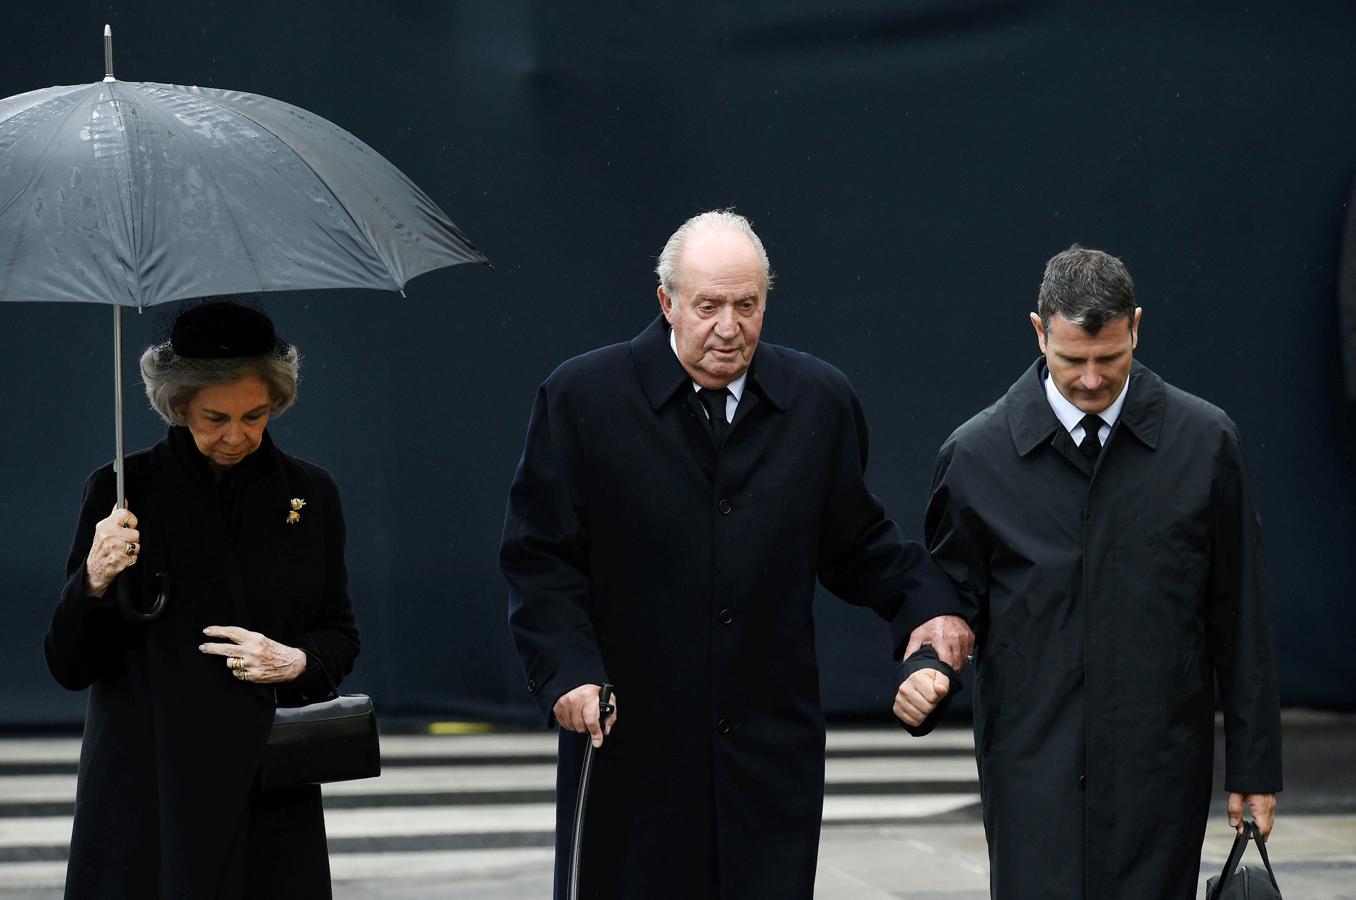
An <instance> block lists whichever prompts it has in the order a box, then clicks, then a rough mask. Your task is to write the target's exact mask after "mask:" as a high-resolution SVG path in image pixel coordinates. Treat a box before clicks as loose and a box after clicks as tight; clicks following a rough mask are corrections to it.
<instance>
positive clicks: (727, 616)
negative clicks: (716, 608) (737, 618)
mask: <svg viewBox="0 0 1356 900" xmlns="http://www.w3.org/2000/svg"><path fill="white" fill-rule="evenodd" d="M733 621H734V610H732V609H722V610H721V611H720V624H722V625H729V624H730V623H731V622H733Z"/></svg>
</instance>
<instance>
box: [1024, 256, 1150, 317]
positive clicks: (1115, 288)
mask: <svg viewBox="0 0 1356 900" xmlns="http://www.w3.org/2000/svg"><path fill="white" fill-rule="evenodd" d="M1037 311H1038V312H1039V313H1040V317H1041V325H1042V327H1044V328H1045V329H1046V330H1049V328H1050V320H1051V319H1052V318H1053V317H1054V316H1055V315H1056V314H1058V315H1059V316H1060V318H1062V319H1064V321H1066V322H1068V323H1069V324H1071V325H1077V326H1078V327H1079V328H1082V329H1083V330H1084V331H1086V332H1087V333H1088V334H1096V333H1097V332H1099V331H1101V330H1102V326H1103V325H1105V324H1106V323H1107V322H1111V321H1114V320H1115V319H1118V318H1120V317H1121V316H1129V317H1130V319H1131V321H1133V320H1134V316H1135V282H1134V281H1133V280H1132V279H1131V278H1130V272H1129V271H1127V270H1126V268H1125V263H1123V262H1121V261H1120V260H1119V259H1117V258H1116V257H1114V256H1112V255H1111V254H1109V253H1103V252H1102V251H1101V250H1088V249H1085V248H1083V247H1080V246H1079V245H1077V244H1074V245H1073V246H1072V247H1070V248H1069V249H1068V250H1065V251H1064V252H1063V253H1057V254H1055V256H1053V257H1052V258H1051V259H1050V261H1049V262H1048V263H1046V264H1045V276H1044V277H1043V278H1042V279H1041V290H1040V300H1039V304H1038V307H1037Z"/></svg>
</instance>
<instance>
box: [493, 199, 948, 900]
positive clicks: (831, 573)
mask: <svg viewBox="0 0 1356 900" xmlns="http://www.w3.org/2000/svg"><path fill="white" fill-rule="evenodd" d="M656 271H657V274H658V275H659V290H658V295H659V306H660V310H661V312H662V315H661V316H660V317H658V318H656V319H655V320H654V321H653V322H652V323H651V324H650V325H649V326H648V327H647V328H646V329H645V330H644V331H642V332H641V333H640V334H639V335H638V336H637V337H636V338H634V339H633V340H631V341H629V342H627V343H623V344H617V345H614V346H611V347H604V348H602V349H600V350H596V351H593V352H591V353H587V354H584V355H583V356H580V357H577V358H575V359H572V360H570V361H568V362H566V363H565V364H564V365H562V366H561V367H560V368H559V369H557V370H556V371H555V372H554V373H553V374H552V375H551V376H550V378H548V379H547V380H546V382H545V384H543V385H542V386H541V389H540V390H539V391H538V393H537V399H536V404H535V406H534V408H533V411H532V418H531V422H530V423H529V425H528V433H527V441H526V446H525V448H524V450H523V456H522V460H521V462H520V463H519V466H518V472H517V474H516V476H515V478H514V481H513V487H512V491H511V494H510V497H509V503H508V513H507V516H506V522H505V526H504V538H503V547H502V552H501V562H502V565H503V570H504V573H505V576H506V577H507V579H508V582H509V585H510V613H509V621H510V625H511V627H512V630H513V635H514V638H515V640H516V641H517V645H518V649H519V652H520V653H521V655H522V659H523V664H524V667H525V669H526V672H527V687H528V690H529V691H531V692H532V694H533V695H534V696H535V697H536V699H537V701H538V703H539V704H540V707H541V710H542V712H543V713H544V714H545V715H546V716H547V717H548V720H549V719H550V718H554V720H555V721H556V722H558V723H559V724H560V725H561V727H562V732H561V740H560V763H559V769H558V775H557V795H556V808H557V816H556V821H557V828H556V835H557V839H556V848H557V854H556V860H557V864H556V892H557V896H560V895H561V891H562V887H563V877H562V871H563V868H564V863H565V861H566V859H568V856H569V849H570V843H569V842H570V830H571V828H570V825H571V820H572V816H573V812H574V803H575V794H576V791H577V786H578V773H579V766H580V761H581V758H582V755H583V751H584V746H585V740H586V738H585V737H583V736H582V735H581V734H576V732H587V733H588V735H589V736H590V739H591V740H592V741H593V743H594V745H595V746H597V747H600V748H601V749H600V751H599V753H600V756H599V758H598V760H597V762H596V768H595V770H594V777H593V785H592V792H591V799H590V801H589V807H588V818H587V824H586V832H585V838H584V841H583V865H582V872H583V878H582V881H583V885H584V895H585V896H588V897H593V898H636V897H644V898H646V900H663V898H683V900H694V898H706V897H710V898H717V897H725V898H737V900H757V898H777V900H796V898H804V900H809V898H810V897H811V895H812V893H813V888H814V874H815V862H816V855H817V850H818V842H819V826H820V812H821V807H822V802H823V785H824V718H823V713H822V711H821V710H820V706H819V676H818V671H817V667H816V662H815V642H814V625H813V617H812V613H811V601H812V598H813V594H814V584H815V579H816V577H817V578H818V579H819V580H820V581H821V582H823V584H824V585H825V586H826V587H827V588H829V590H831V591H833V592H834V593H835V594H837V595H838V596H840V597H842V598H843V599H845V600H847V601H848V602H850V603H854V604H859V605H863V606H869V607H871V608H872V609H873V610H875V611H876V612H877V613H878V614H879V615H880V616H882V617H883V618H884V619H886V620H887V621H888V622H889V623H890V625H891V628H892V642H891V645H890V648H889V649H891V650H893V651H894V652H895V654H896V658H898V656H899V655H900V654H901V652H902V651H904V650H905V649H906V648H907V646H908V645H909V643H910V641H911V640H912V643H915V644H916V643H919V642H921V641H924V640H926V641H927V642H928V643H930V644H931V645H932V646H933V647H935V648H936V649H937V651H938V654H939V655H940V657H941V659H942V660H943V661H945V662H947V663H949V664H951V665H952V666H954V667H956V668H959V667H960V665H962V664H963V661H964V656H965V654H966V653H968V652H969V650H970V648H971V644H972V641H973V635H972V634H971V633H970V631H969V629H968V627H966V625H965V624H964V622H963V621H962V620H961V619H959V618H956V617H955V616H954V615H953V614H954V613H957V612H959V611H960V609H961V606H960V602H959V599H958V598H957V596H956V594H955V592H954V590H953V588H952V587H951V585H950V584H949V582H948V581H947V579H946V577H945V576H944V575H943V574H942V573H941V572H940V571H939V570H938V569H937V568H936V567H935V565H934V564H933V562H932V561H931V559H930V558H929V556H928V554H927V552H926V551H925V550H924V549H923V547H922V545H921V544H918V543H914V542H910V541H905V540H903V539H902V538H901V537H900V534H899V532H898V529H897V528H896V527H895V525H894V523H893V522H891V521H890V520H889V519H888V518H886V517H885V514H884V511H883V510H882V509H881V506H880V504H879V503H878V502H877V501H876V499H875V498H874V497H872V495H871V493H870V492H869V491H868V490H867V487H866V483H865V480H864V470H865V467H866V439H867V429H866V422H865V420H864V419H863V417H862V410H861V407H860V405H859V404H858V402H857V398H856V396H855V395H854V394H853V391H852V388H851V386H850V385H849V384H848V382H847V379H846V378H844V377H843V375H842V373H840V372H839V371H838V370H837V369H834V368H833V367H832V366H829V365H827V364H825V363H823V362H821V361H819V360H818V359H815V358H814V357H812V356H809V355H807V354H804V353H797V352H795V351H793V350H788V349H786V348H784V347H778V346H775V345H772V344H767V343H762V342H760V341H759V337H760V333H761V330H762V325H763V315H764V311H765V307H766V302H767V292H768V288H769V286H770V281H771V273H770V271H769V267H768V262H767V254H766V253H765V252H764V249H763V245H762V242H761V241H760V240H759V239H758V236H757V235H756V234H754V232H753V230H752V229H751V228H750V227H749V223H748V222H747V221H746V220H745V219H744V218H743V217H741V216H738V215H735V214H733V213H731V212H723V211H718V212H710V213H704V214H702V215H699V216H696V217H694V218H692V219H690V220H688V221H687V222H686V223H685V224H684V225H683V226H682V227H680V228H679V229H678V230H677V232H675V233H674V235H673V236H672V237H671V238H670V239H669V241H668V244H667V246H665V248H664V250H663V253H662V254H661V255H660V257H659V264H658V267H657V270H656ZM882 644H883V642H882ZM881 652H882V653H884V652H887V648H886V647H885V646H884V645H882V647H881ZM909 681H910V684H909V685H908V687H909V688H910V690H911V691H913V696H915V699H917V698H918V697H919V692H918V690H917V688H918V687H919V686H921V689H922V693H921V697H922V699H919V700H918V702H917V703H916V704H915V706H914V707H913V708H911V709H910V710H909V711H907V712H906V713H905V715H907V716H908V717H909V718H910V719H912V721H913V722H915V723H916V722H917V721H919V719H920V718H921V715H922V714H925V713H927V712H929V711H931V709H932V701H933V700H935V698H936V697H937V696H938V695H940V694H942V693H944V692H945V689H946V686H947V685H946V679H945V678H944V677H943V676H941V675H938V674H937V673H936V672H935V671H933V670H931V669H927V668H924V669H921V670H919V671H917V672H915V673H914V674H913V675H911V676H910V678H909ZM603 683H610V684H612V685H615V688H616V694H615V707H616V709H615V711H614V712H613V713H612V714H611V715H609V716H608V718H607V719H606V720H605V721H603V722H601V723H600V722H599V711H598V705H599V687H598V686H599V685H601V684H603ZM934 685H935V689H934ZM901 693H907V692H906V691H903V690H901Z"/></svg>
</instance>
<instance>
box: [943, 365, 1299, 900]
mask: <svg viewBox="0 0 1356 900" xmlns="http://www.w3.org/2000/svg"><path fill="white" fill-rule="evenodd" d="M1042 368H1043V366H1042V362H1041V361H1039V360H1038V361H1037V363H1036V364H1035V365H1033V366H1032V367H1031V368H1030V369H1029V370H1027V372H1026V373H1025V374H1024V375H1023V376H1022V377H1021V379H1019V380H1018V381H1017V383H1016V384H1014V385H1013V386H1012V388H1011V389H1010V390H1009V391H1008V393H1007V394H1006V395H1005V396H1004V397H1003V398H1002V399H1000V400H999V401H998V402H997V403H995V404H994V405H993V406H991V407H989V408H988V409H986V410H984V411H983V412H981V413H980V414H979V415H977V416H975V417H974V418H973V419H971V420H970V421H969V422H966V423H965V424H964V425H962V426H961V427H960V428H959V429H958V430H957V431H956V432H955V434H953V435H952V436H951V437H950V438H949V439H948V440H947V441H946V443H945V444H944V445H943V446H942V448H941V452H940V454H939V456H938V460H937V471H936V477H935V480H934V484H933V491H932V497H931V500H930V502H929V505H928V511H927V519H926V534H927V540H928V545H929V547H930V548H931V550H932V553H933V555H934V557H935V558H936V559H937V561H938V563H940V565H941V566H942V568H943V569H945V570H946V571H947V573H948V574H949V575H950V576H951V578H952V579H953V580H954V581H955V582H956V584H957V585H958V587H959V589H960V590H961V592H962V594H963V595H964V596H965V597H966V598H968V600H969V601H970V602H971V603H972V605H973V610H974V614H975V616H976V623H977V627H976V632H977V634H978V635H979V639H980V644H979V646H980V650H979V654H978V660H977V662H976V666H975V668H976V677H975V740H976V752H977V756H978V762H979V775H980V789H981V793H982V795H983V801H984V827H985V831H986V832H987V835H988V840H989V860H990V878H991V886H992V894H993V897H995V898H997V900H1022V898H1042V900H1050V898H1069V900H1074V898H1079V900H1082V898H1088V900H1094V898H1095V900H1113V898H1118V897H1125V898H1140V897H1153V898H1156V900H1173V898H1189V897H1194V896H1195V891H1196V882H1197V880H1198V873H1199V863H1200V850H1201V841H1202V838H1203V836H1204V831H1205V825H1206V816H1207V811H1208V806H1209V793H1210V784H1211V774H1212V758H1213V748H1214V739H1213V734H1214V708H1215V688H1216V683H1218V688H1219V696H1220V699H1221V701H1222V704H1223V708H1224V722H1225V733H1226V738H1227V748H1228V764H1227V768H1226V772H1225V778H1224V782H1225V788H1226V789H1227V790H1230V791H1242V792H1245V793H1267V792H1273V791H1277V790H1279V789H1280V787H1281V750H1280V747H1281V744H1280V741H1281V732H1280V716H1279V710H1278V702H1277V692H1276V680H1275V672H1274V665H1273V659H1272V650H1271V632H1270V624H1269V621H1268V612H1267V597H1266V589H1265V585H1264V579H1263V571H1262V542H1261V529H1260V525H1259V522H1258V516H1257V511H1256V510H1255V509H1254V507H1253V502H1252V495H1251V490H1250V488H1249V484H1248V478H1247V475H1246V473H1245V472H1244V469H1243V456H1242V452H1241V450H1240V448H1239V440H1238V433H1237V430H1236V429H1235V427H1234V424H1233V422H1231V421H1230V420H1229V418H1228V417H1227V416H1226V415H1225V414H1224V413H1223V412H1221V411H1220V410H1219V409H1217V408H1215V407H1214V406H1211V405H1210V404H1209V403H1206V402H1205V401H1203V400H1201V399H1199V398H1197V397H1193V396H1192V395H1190V394H1187V393H1185V392H1183V391H1180V390H1178V389H1176V388H1174V387H1172V386H1171V385H1168V384H1166V383H1164V382H1163V380H1162V379H1160V378H1159V377H1158V376H1157V375H1155V374H1154V373H1153V372H1151V371H1150V370H1149V369H1147V368H1145V367H1144V366H1142V365H1140V364H1138V363H1136V364H1135V365H1134V368H1133V370H1132V372H1131V375H1130V386H1129V391H1128V393H1127V395H1126V401H1125V405H1124V407H1123V408H1122V411H1121V414H1120V417H1119V418H1118V419H1117V421H1116V423H1115V426H1114V427H1113V428H1112V431H1111V434H1110V435H1109V436H1108V438H1107V443H1106V446H1105V448H1104V449H1103V450H1102V453H1101V456H1100V457H1099V459H1098V461H1097V464H1096V467H1095V469H1094V468H1091V467H1089V465H1088V463H1087V462H1086V460H1085V459H1084V457H1083V456H1082V454H1081V453H1080V451H1079V450H1078V448H1077V447H1076V446H1075V445H1074V443H1073V440H1072V438H1070V436H1069V433H1068V432H1067V431H1066V430H1065V429H1064V427H1063V426H1062V425H1060V423H1059V420H1058V419H1057V418H1056V417H1055V414H1054V411H1053V410H1052V409H1051V407H1050V404H1049V401H1048V400H1047V398H1046V396H1045V390H1044V386H1043V382H1042V380H1041V373H1042Z"/></svg>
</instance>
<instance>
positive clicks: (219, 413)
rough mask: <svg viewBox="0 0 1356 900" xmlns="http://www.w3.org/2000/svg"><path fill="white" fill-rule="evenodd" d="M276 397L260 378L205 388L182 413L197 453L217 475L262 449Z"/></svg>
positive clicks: (242, 379) (195, 395)
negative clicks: (260, 446) (272, 395)
mask: <svg viewBox="0 0 1356 900" xmlns="http://www.w3.org/2000/svg"><path fill="white" fill-rule="evenodd" d="M272 408H273V398H272V397H271V396H270V395H269V392H268V385H267V384H265V383H264V380H263V379H262V378H260V377H259V376H258V375H255V374H253V373H250V374H247V375H245V376H244V377H243V378H241V379H240V380H239V381H233V382H231V383H230V384H216V385H212V386H211V387H205V388H202V389H201V390H199V391H198V392H197V393H196V394H194V395H193V399H192V400H190V401H188V404H187V405H186V406H185V407H184V409H183V410H182V413H183V416H184V419H185V423H184V424H186V425H187V426H188V430H189V431H190V432H192V434H193V443H195V444H197V446H198V452H199V453H201V454H202V455H203V456H205V457H207V459H208V461H209V462H210V463H211V464H212V468H213V469H214V470H216V471H218V472H221V471H223V470H225V469H229V468H230V467H231V466H233V465H235V464H236V463H238V462H240V461H241V460H242V459H244V458H245V457H247V456H249V455H250V454H251V453H253V452H254V451H255V450H258V449H259V442H260V441H262V440H263V438H264V429H265V428H266V427H268V414H269V412H270V410H271V409H272Z"/></svg>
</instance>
